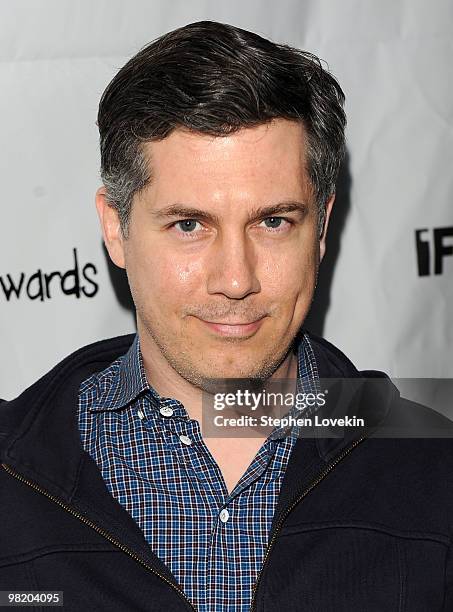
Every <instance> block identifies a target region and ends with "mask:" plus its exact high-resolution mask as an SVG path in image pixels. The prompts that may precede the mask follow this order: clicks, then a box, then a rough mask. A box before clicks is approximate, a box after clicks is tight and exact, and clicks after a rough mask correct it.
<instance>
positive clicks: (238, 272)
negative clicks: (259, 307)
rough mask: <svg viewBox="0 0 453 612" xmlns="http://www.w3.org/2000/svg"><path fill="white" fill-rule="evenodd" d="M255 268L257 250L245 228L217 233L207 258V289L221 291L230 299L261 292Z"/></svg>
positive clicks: (213, 292)
mask: <svg viewBox="0 0 453 612" xmlns="http://www.w3.org/2000/svg"><path fill="white" fill-rule="evenodd" d="M256 268H257V254H256V250H255V248H254V245H253V243H252V241H251V240H250V239H249V238H247V236H246V235H244V233H243V232H239V231H238V232H232V231H231V232H228V233H224V234H222V235H220V236H217V239H216V241H215V243H214V244H213V245H211V250H210V253H209V256H208V262H207V269H208V286H207V289H208V293H210V294H215V293H222V294H223V295H225V296H227V297H229V298H231V299H241V298H244V297H245V296H247V295H248V294H249V293H258V292H259V291H260V290H261V286H260V282H259V280H258V277H257V275H256V272H257V269H256Z"/></svg>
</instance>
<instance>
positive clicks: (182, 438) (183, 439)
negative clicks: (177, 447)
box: [179, 434, 192, 446]
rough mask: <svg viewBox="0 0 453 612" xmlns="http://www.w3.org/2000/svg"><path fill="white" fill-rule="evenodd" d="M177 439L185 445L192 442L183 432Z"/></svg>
mask: <svg viewBox="0 0 453 612" xmlns="http://www.w3.org/2000/svg"><path fill="white" fill-rule="evenodd" d="M179 439H180V440H181V442H182V443H183V444H187V446H189V444H192V440H191V439H190V438H189V436H185V435H184V434H183V435H182V436H179Z"/></svg>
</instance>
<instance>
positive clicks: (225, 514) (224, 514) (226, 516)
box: [219, 508, 230, 523]
mask: <svg viewBox="0 0 453 612" xmlns="http://www.w3.org/2000/svg"><path fill="white" fill-rule="evenodd" d="M219 517H220V520H221V521H222V523H226V522H227V520H228V519H229V518H230V513H229V512H228V510H227V509H226V508H224V509H223V510H222V511H221V512H220V514H219Z"/></svg>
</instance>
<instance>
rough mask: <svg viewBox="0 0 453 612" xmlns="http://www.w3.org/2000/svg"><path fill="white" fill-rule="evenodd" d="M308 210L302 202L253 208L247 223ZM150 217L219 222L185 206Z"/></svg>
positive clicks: (157, 212)
mask: <svg viewBox="0 0 453 612" xmlns="http://www.w3.org/2000/svg"><path fill="white" fill-rule="evenodd" d="M308 209H309V207H308V205H307V204H305V203H304V202H296V201H285V202H279V203H278V204H270V205H268V206H259V207H258V208H253V209H252V210H251V211H250V213H249V218H248V220H249V222H250V221H256V220H257V219H262V218H265V217H276V216H277V215H281V214H284V213H290V212H299V213H300V214H301V215H302V216H305V215H306V214H307V212H308ZM151 215H152V216H153V217H155V218H156V219H165V218H172V217H183V218H185V219H201V220H204V221H209V222H211V223H217V224H218V223H219V222H220V219H219V217H218V215H216V214H215V213H211V212H209V211H207V210H202V209H200V208H194V207H193V206H186V205H185V204H170V205H169V206H165V208H160V209H159V210H154V211H153V210H152V211H151Z"/></svg>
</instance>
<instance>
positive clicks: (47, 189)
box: [0, 0, 453, 399]
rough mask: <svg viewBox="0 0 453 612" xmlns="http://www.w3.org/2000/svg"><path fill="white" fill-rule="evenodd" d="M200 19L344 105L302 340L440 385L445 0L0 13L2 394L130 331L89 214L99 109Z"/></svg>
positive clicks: (448, 27) (450, 99)
mask: <svg viewBox="0 0 453 612" xmlns="http://www.w3.org/2000/svg"><path fill="white" fill-rule="evenodd" d="M201 19H213V20H216V21H222V22H227V23H231V24H234V25H237V26H239V27H243V28H246V29H249V30H253V31H255V32H257V33H259V34H262V35H264V36H266V37H268V38H271V39H272V40H274V41H276V42H280V43H288V44H291V45H294V46H297V47H300V48H302V49H305V50H308V51H311V52H313V53H315V54H317V55H319V56H320V57H321V58H322V59H323V60H325V61H326V62H327V65H328V67H329V69H330V70H331V71H332V72H333V74H334V75H335V76H336V77H337V78H338V80H339V81H340V84H341V86H342V88H343V90H344V92H345V94H346V112H347V115H348V129H347V141H348V155H347V159H346V163H345V166H344V168H343V169H342V172H341V177H340V181H339V186H338V197H337V203H336V205H335V209H334V212H333V216H332V219H331V226H330V228H329V232H330V235H329V237H328V245H327V254H326V257H325V260H324V261H323V263H322V265H321V270H320V278H319V283H318V288H317V293H316V298H315V301H314V303H313V306H312V311H311V313H310V315H309V317H308V319H307V321H306V327H307V328H308V329H311V330H312V331H314V332H315V333H318V334H321V335H323V336H324V337H325V338H327V339H328V340H330V341H331V342H333V343H334V344H336V345H337V346H338V347H339V348H340V349H341V350H342V351H343V352H344V353H346V354H347V355H348V356H349V357H350V358H351V359H352V361H353V362H354V363H355V364H356V365H357V367H359V368H360V369H380V370H384V371H386V372H387V373H388V374H389V375H391V376H393V377H433V378H437V377H450V376H453V358H452V350H451V347H452V339H453V172H452V159H453V80H452V79H451V74H452V68H451V66H452V61H453V42H452V41H453V3H452V2H451V1H450V0H436V1H435V2H430V3H426V2H423V1H422V0H412V1H411V2H407V1H403V0H385V1H384V0H381V1H380V2H375V1H373V0H370V1H363V0H343V1H342V2H338V1H337V0H281V1H280V2H279V3H275V2H270V1H267V0H266V1H263V0H261V1H259V0H248V2H243V1H242V0H241V1H238V0H230V1H229V2H228V3H226V2H223V1H222V2H221V1H217V0H209V1H204V2H203V1H201V0H191V2H185V1H182V0H177V1H176V0H175V1H173V2H171V3H168V2H164V1H163V0H153V1H152V2H149V1H142V0H131V1H129V2H122V1H118V0H108V1H107V0H97V1H96V2H90V1H88V0H80V1H78V2H73V1H70V0H69V1H67V0H2V1H1V2H0V33H1V35H0V82H1V90H2V95H1V96H0V123H1V136H2V137H1V142H2V146H1V148H0V168H1V177H2V202H1V230H2V231H1V242H0V339H1V348H2V350H1V354H0V397H3V398H5V399H11V398H13V397H15V396H16V395H17V394H18V393H19V392H20V391H21V390H23V389H24V388H25V387H27V386H29V385H30V384H32V383H33V382H34V381H35V380H36V379H37V378H38V377H39V376H41V375H42V374H44V373H45V372H46V371H47V370H48V369H50V368H51V367H52V366H53V365H55V364H56V363H57V362H58V361H59V360H61V359H62V358H63V357H65V356H66V355H67V354H68V353H70V352H72V351H74V350H75V349H77V348H79V347H80V346H83V345H85V344H88V343H90V342H93V341H95V340H100V339H103V338H107V337H111V336H116V335H120V334H124V333H130V332H133V331H135V315H134V312H133V308H132V307H131V301H130V296H129V295H128V292H127V282H126V279H125V275H124V273H122V272H121V271H120V270H119V269H115V267H114V266H113V265H109V262H108V257H107V254H106V251H105V248H104V247H103V243H102V237H101V231H100V226H99V222H98V218H97V215H96V210H95V205H94V194H95V191H96V189H97V187H98V186H99V185H100V179H99V152H98V133H97V128H96V124H95V122H96V113H97V106H98V102H99V98H100V96H101V94H102V92H103V90H104V88H105V87H106V85H107V84H108V82H109V81H110V79H111V78H112V77H113V75H114V74H115V73H116V72H117V71H118V69H119V68H120V67H121V66H122V65H123V64H124V63H125V62H126V61H127V59H129V58H130V57H131V56H132V55H134V54H135V53H136V52H137V51H138V50H139V49H140V48H141V47H142V46H144V45H145V44H146V43H148V42H149V41H151V40H152V39H154V38H156V37H157V36H159V35H161V34H163V33H164V32H167V31H169V30H172V29H174V28H177V27H179V26H182V25H185V24H187V23H190V22H193V21H198V20H201Z"/></svg>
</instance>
